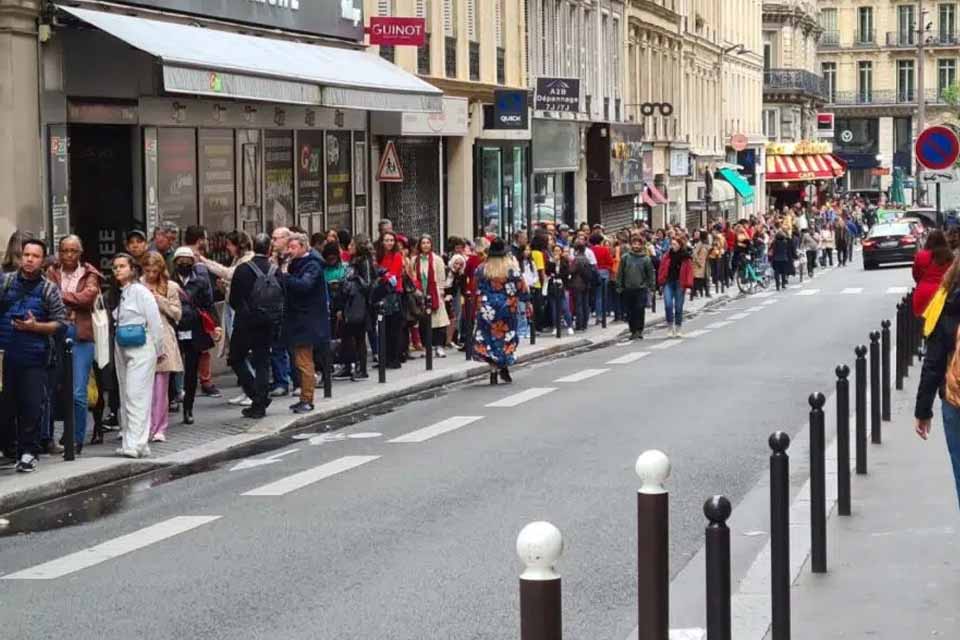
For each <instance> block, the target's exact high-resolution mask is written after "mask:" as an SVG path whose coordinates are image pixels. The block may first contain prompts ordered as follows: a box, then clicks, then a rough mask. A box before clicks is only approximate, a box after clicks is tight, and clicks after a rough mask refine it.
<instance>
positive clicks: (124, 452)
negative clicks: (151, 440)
mask: <svg viewBox="0 0 960 640" xmlns="http://www.w3.org/2000/svg"><path fill="white" fill-rule="evenodd" d="M117 455H118V456H123V457H124V458H133V459H134V460H135V459H137V458H139V457H140V452H139V451H137V450H136V449H124V448H123V447H120V448H119V449H117Z"/></svg>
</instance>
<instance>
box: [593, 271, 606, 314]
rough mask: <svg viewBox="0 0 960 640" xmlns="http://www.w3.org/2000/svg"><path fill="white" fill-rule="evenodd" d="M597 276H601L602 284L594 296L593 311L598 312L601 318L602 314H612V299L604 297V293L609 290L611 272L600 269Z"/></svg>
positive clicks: (598, 286)
mask: <svg viewBox="0 0 960 640" xmlns="http://www.w3.org/2000/svg"><path fill="white" fill-rule="evenodd" d="M597 274H599V276H600V283H599V284H598V285H597V289H596V291H595V292H594V295H593V309H594V311H596V312H597V317H598V318H599V317H600V314H601V313H610V298H609V296H608V297H607V298H604V297H603V293H604V292H605V291H607V290H608V288H609V287H608V283H609V282H610V272H609V271H607V270H606V269H598V270H597Z"/></svg>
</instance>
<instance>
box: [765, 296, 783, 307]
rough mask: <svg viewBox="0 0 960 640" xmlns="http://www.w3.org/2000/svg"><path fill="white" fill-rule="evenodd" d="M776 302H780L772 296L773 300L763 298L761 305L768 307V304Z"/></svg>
mask: <svg viewBox="0 0 960 640" xmlns="http://www.w3.org/2000/svg"><path fill="white" fill-rule="evenodd" d="M778 302H780V300H779V299H778V298H774V299H773V300H764V301H763V306H765V307H769V306H770V305H772V304H777V303H778Z"/></svg>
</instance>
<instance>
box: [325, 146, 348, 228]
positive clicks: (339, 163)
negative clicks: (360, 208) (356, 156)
mask: <svg viewBox="0 0 960 640" xmlns="http://www.w3.org/2000/svg"><path fill="white" fill-rule="evenodd" d="M351 145H352V137H351V133H350V132H349V131H328V132H327V139H326V158H327V227H329V228H331V229H337V230H340V229H347V230H349V231H352V230H353V173H352V170H353V161H352V158H353V155H352V154H353V149H352V147H351Z"/></svg>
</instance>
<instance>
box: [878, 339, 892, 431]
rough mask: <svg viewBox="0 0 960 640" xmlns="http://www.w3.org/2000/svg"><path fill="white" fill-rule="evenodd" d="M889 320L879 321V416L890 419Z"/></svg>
mask: <svg viewBox="0 0 960 640" xmlns="http://www.w3.org/2000/svg"><path fill="white" fill-rule="evenodd" d="M890 324H891V323H890V321H889V320H884V321H883V322H881V323H880V327H881V329H880V417H881V418H882V419H883V420H886V421H887V422H889V421H890V413H891V412H890Z"/></svg>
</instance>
